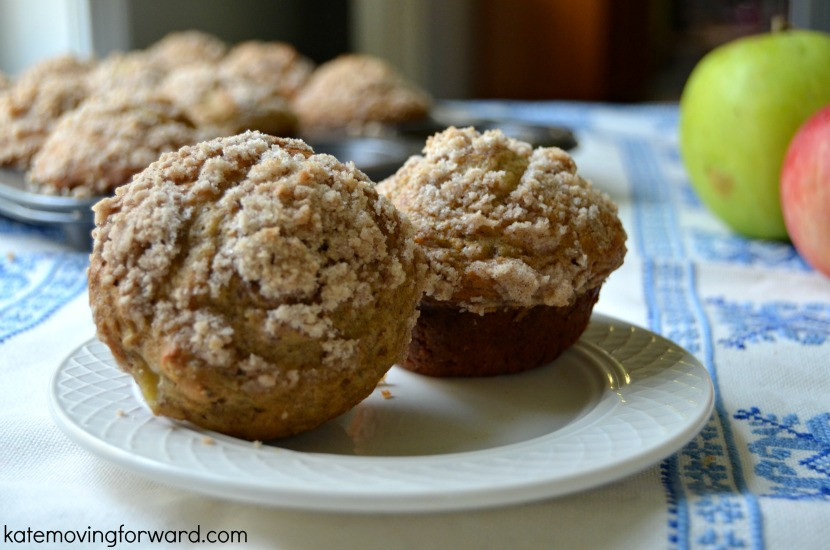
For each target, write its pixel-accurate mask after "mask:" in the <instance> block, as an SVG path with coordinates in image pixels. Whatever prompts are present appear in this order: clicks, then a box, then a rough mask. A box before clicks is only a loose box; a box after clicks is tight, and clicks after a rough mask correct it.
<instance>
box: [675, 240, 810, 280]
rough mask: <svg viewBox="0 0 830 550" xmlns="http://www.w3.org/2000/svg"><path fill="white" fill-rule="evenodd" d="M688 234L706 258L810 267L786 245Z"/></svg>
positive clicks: (793, 249)
mask: <svg viewBox="0 0 830 550" xmlns="http://www.w3.org/2000/svg"><path fill="white" fill-rule="evenodd" d="M691 237H692V246H693V247H694V250H695V252H696V253H697V254H699V255H700V256H701V257H702V258H703V259H705V260H710V261H717V262H729V263H733V264H741V265H751V266H763V267H781V268H787V269H793V270H798V271H810V270H811V268H810V266H809V265H808V264H807V262H805V261H804V260H803V259H802V258H801V256H799V255H798V252H796V250H795V248H793V247H792V245H789V244H785V243H777V242H772V241H760V240H755V239H745V238H743V237H739V236H737V235H732V234H719V233H713V232H710V231H701V230H695V231H692V232H691Z"/></svg>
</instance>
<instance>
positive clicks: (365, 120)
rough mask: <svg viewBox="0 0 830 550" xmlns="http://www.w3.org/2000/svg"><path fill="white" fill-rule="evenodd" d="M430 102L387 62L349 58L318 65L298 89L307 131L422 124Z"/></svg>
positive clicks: (359, 130) (298, 104)
mask: <svg viewBox="0 0 830 550" xmlns="http://www.w3.org/2000/svg"><path fill="white" fill-rule="evenodd" d="M430 104H431V99H430V97H429V95H428V94H427V93H426V92H424V91H423V90H421V89H419V88H418V87H417V86H415V85H414V84H412V83H410V82H408V81H407V80H406V79H405V78H404V77H403V75H401V74H400V73H399V72H398V71H397V70H396V69H395V68H394V67H393V66H392V65H390V64H389V63H387V62H386V61H384V60H382V59H379V58H377V57H373V56H370V55H364V54H345V55H341V56H339V57H337V58H335V59H333V60H331V61H328V62H326V63H323V64H322V65H320V66H319V67H318V68H317V70H316V71H314V73H312V75H311V78H309V80H308V83H307V84H306V85H305V87H303V89H302V90H300V93H299V94H298V95H297V99H296V102H295V109H296V110H297V114H298V115H299V117H300V126H301V128H302V131H303V132H306V133H315V132H324V131H330V130H344V131H347V132H349V133H357V134H359V133H363V132H364V131H365V130H367V129H368V128H371V127H372V125H377V124H395V123H401V122H409V121H413V120H419V119H422V118H424V117H426V116H427V114H428V113H429V109H430Z"/></svg>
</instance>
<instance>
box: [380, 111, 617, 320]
mask: <svg viewBox="0 0 830 550" xmlns="http://www.w3.org/2000/svg"><path fill="white" fill-rule="evenodd" d="M378 191H379V192H380V193H382V194H385V195H387V196H388V197H389V198H390V199H391V200H392V202H393V203H394V204H395V206H397V207H398V208H399V209H400V210H401V211H403V212H404V213H406V214H407V216H408V217H409V219H410V220H411V221H412V223H413V225H414V226H415V230H416V241H417V242H418V243H419V244H420V245H421V246H422V248H423V249H424V251H425V252H426V254H427V258H428V261H429V266H430V279H429V282H428V285H427V291H426V292H427V295H428V296H429V297H430V298H431V299H433V300H437V301H447V302H451V303H453V304H455V305H458V306H460V307H462V308H464V309H467V310H470V311H473V312H476V313H485V312H488V311H493V310H496V309H501V308H505V307H531V306H535V305H543V304H544V305H549V306H565V305H568V304H570V303H572V302H573V301H574V299H575V296H576V295H578V294H581V293H583V292H585V291H586V290H587V289H591V288H594V287H597V286H599V285H600V284H601V283H602V282H603V281H604V280H605V278H606V277H607V276H608V275H609V274H610V273H611V271H613V270H614V269H616V268H617V267H619V266H620V265H621V264H622V261H623V257H624V255H625V244H624V243H625V239H626V235H625V232H624V230H623V228H622V224H621V223H620V221H619V219H618V217H617V208H616V206H615V205H614V204H613V203H612V202H611V199H610V198H609V197H608V196H607V195H606V194H604V193H602V192H600V191H598V190H596V189H594V188H593V187H592V186H591V184H590V183H589V182H587V181H586V180H584V179H583V178H581V177H580V176H579V175H578V174H577V170H576V164H575V163H574V161H573V159H572V158H571V157H570V155H568V153H566V152H565V151H563V150H561V149H558V148H538V149H535V150H534V149H533V148H532V147H531V146H530V145H528V144H527V143H523V142H520V141H517V140H514V139H511V138H508V137H506V136H505V135H504V134H502V133H501V132H500V131H498V130H492V131H488V132H485V133H483V134H479V133H478V132H477V131H475V130H474V129H473V128H464V129H457V128H454V127H451V128H448V129H447V130H446V131H444V132H442V133H439V134H436V135H435V136H433V137H431V138H430V139H428V140H427V143H426V146H425V148H424V150H423V155H418V156H413V157H411V158H410V159H409V160H408V161H407V162H406V163H405V164H404V166H403V167H401V169H400V170H399V171H398V172H397V173H396V174H394V175H392V176H391V177H389V178H387V179H386V180H384V181H383V182H381V183H380V184H379V185H378Z"/></svg>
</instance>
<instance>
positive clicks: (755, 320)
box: [706, 298, 830, 349]
mask: <svg viewBox="0 0 830 550" xmlns="http://www.w3.org/2000/svg"><path fill="white" fill-rule="evenodd" d="M706 303H707V304H710V305H713V306H715V307H716V308H717V310H718V313H719V315H720V319H721V321H722V322H723V323H725V324H727V325H729V327H730V328H731V334H730V335H729V337H728V338H721V339H719V340H718V343H720V344H724V345H725V346H726V347H729V348H735V349H746V347H747V344H757V343H759V342H776V341H778V339H779V338H783V339H786V340H790V341H793V342H798V343H800V344H802V345H813V346H816V345H821V344H824V343H825V342H827V341H830V305H827V304H822V303H809V304H805V305H800V306H799V305H796V304H793V303H786V302H770V303H766V304H761V305H760V306H759V307H755V306H753V305H752V304H750V303H739V302H727V301H726V300H724V299H723V298H712V299H709V300H707V301H706Z"/></svg>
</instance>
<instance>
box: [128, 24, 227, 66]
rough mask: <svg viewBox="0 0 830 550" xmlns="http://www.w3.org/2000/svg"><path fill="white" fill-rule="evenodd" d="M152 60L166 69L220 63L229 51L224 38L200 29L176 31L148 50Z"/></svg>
mask: <svg viewBox="0 0 830 550" xmlns="http://www.w3.org/2000/svg"><path fill="white" fill-rule="evenodd" d="M144 51H145V53H146V55H147V56H148V57H149V58H150V61H151V62H152V63H154V64H156V65H157V66H159V67H160V68H162V69H164V70H165V71H172V70H174V69H176V68H179V67H183V66H185V65H190V64H191V63H218V62H219V60H221V59H222V58H223V57H225V54H226V53H227V52H228V45H227V44H226V43H225V41H224V40H222V39H220V38H219V37H217V36H214V35H212V34H210V33H207V32H204V31H198V30H185V31H174V32H171V33H168V34H166V35H165V36H164V37H163V38H161V39H160V40H158V41H157V42H154V43H153V44H151V45H150V46H149V47H148V48H147V49H146V50H144Z"/></svg>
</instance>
